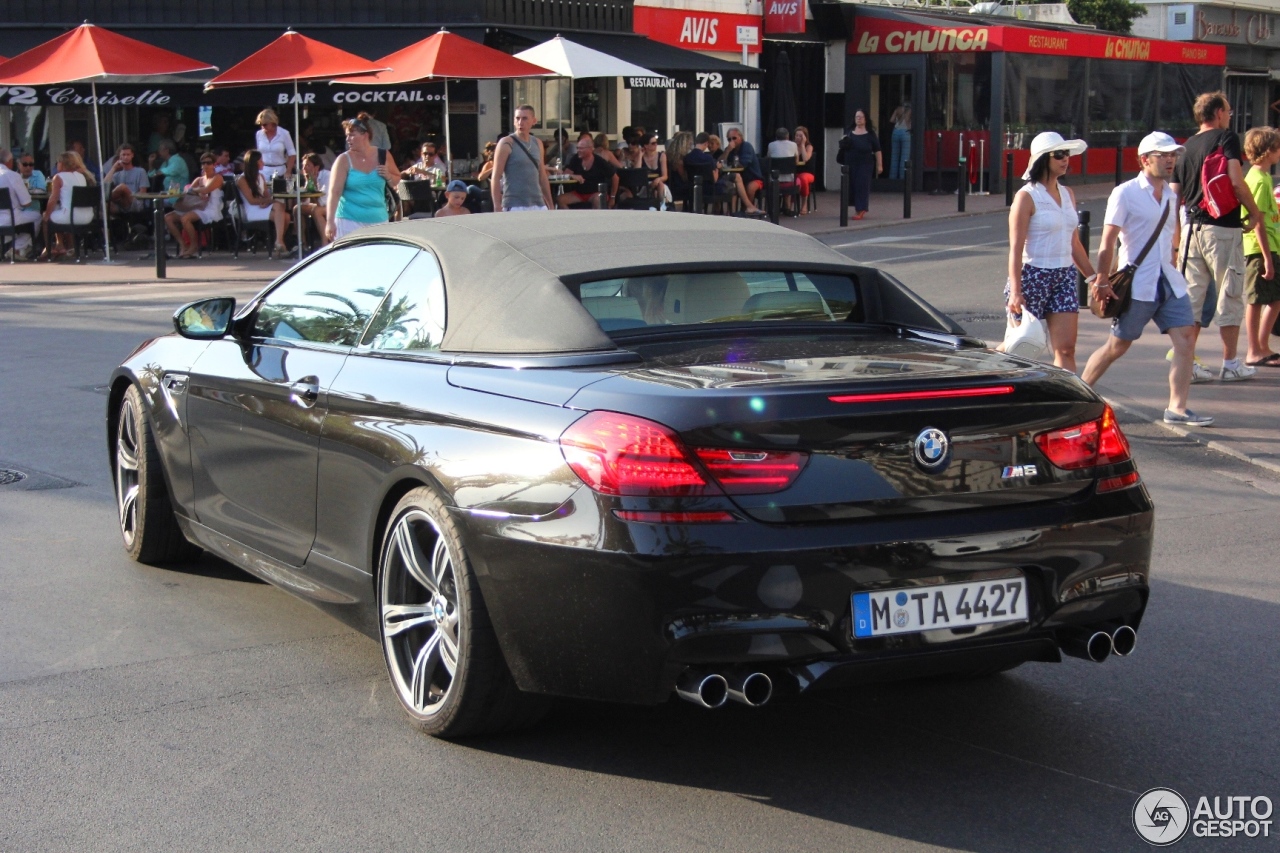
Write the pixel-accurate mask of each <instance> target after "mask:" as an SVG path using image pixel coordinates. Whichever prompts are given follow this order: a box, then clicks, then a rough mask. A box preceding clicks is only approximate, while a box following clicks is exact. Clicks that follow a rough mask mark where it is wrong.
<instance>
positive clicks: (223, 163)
mask: <svg viewBox="0 0 1280 853" xmlns="http://www.w3.org/2000/svg"><path fill="white" fill-rule="evenodd" d="M209 153H210V154H212V155H213V171H214V172H215V173H216V174H219V175H221V176H222V179H223V180H226V179H227V178H234V177H235V176H236V167H235V164H234V163H232V162H231V152H230V151H228V150H227V149H226V148H225V147H224V146H222V145H215V146H213V148H211V149H209Z"/></svg>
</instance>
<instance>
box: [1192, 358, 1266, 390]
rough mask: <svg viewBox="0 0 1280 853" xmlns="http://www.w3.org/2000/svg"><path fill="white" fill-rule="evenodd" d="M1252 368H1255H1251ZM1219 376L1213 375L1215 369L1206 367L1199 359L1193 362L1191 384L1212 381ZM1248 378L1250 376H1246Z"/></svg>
mask: <svg viewBox="0 0 1280 853" xmlns="http://www.w3.org/2000/svg"><path fill="white" fill-rule="evenodd" d="M1249 369H1250V370H1252V369H1253V368H1249ZM1217 378H1218V377H1216V376H1214V375H1213V371H1212V370H1210V369H1209V368H1207V367H1205V366H1204V365H1203V364H1201V363H1200V362H1199V360H1197V361H1194V362H1192V364H1191V384H1192V385H1195V384H1197V383H1200V382H1212V381H1213V380H1215V379H1217ZM1245 378H1248V377H1245Z"/></svg>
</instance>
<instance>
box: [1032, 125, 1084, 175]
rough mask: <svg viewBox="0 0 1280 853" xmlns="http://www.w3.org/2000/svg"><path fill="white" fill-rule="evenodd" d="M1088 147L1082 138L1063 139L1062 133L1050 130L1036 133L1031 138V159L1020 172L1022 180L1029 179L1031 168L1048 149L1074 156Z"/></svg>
mask: <svg viewBox="0 0 1280 853" xmlns="http://www.w3.org/2000/svg"><path fill="white" fill-rule="evenodd" d="M1088 147H1089V144H1088V143H1087V142H1085V141H1084V140H1083V139H1063V138H1062V134H1060V133H1055V132H1054V131H1052V130H1046V131H1045V132H1044V133H1037V134H1036V138H1035V139H1033V140H1031V160H1030V161H1029V162H1028V163H1027V171H1025V172H1023V173H1022V180H1024V181H1029V180H1031V168H1032V167H1033V166H1035V164H1036V161H1037V160H1039V159H1040V158H1041V157H1043V156H1044V155H1046V154H1048V153H1049V152H1050V151H1066V152H1067V153H1068V154H1071V155H1072V156H1075V155H1076V154H1083V153H1084V151H1085V149H1086V148H1088Z"/></svg>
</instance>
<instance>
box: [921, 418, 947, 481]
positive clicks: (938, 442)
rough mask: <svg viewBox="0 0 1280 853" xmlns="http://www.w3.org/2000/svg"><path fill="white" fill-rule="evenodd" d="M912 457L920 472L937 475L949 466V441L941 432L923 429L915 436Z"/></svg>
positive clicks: (930, 428) (934, 428)
mask: <svg viewBox="0 0 1280 853" xmlns="http://www.w3.org/2000/svg"><path fill="white" fill-rule="evenodd" d="M913 455H914V457H915V460H916V465H918V466H919V467H920V470H921V471H924V472H925V473H927V474H937V473H939V472H941V471H944V470H946V468H947V466H948V465H950V464H951V441H950V439H948V438H947V434H946V433H945V432H943V431H942V430H940V429H937V428H936V427H925V428H924V429H922V430H921V431H920V434H919V435H917V436H916V441H915V445H914V453H913Z"/></svg>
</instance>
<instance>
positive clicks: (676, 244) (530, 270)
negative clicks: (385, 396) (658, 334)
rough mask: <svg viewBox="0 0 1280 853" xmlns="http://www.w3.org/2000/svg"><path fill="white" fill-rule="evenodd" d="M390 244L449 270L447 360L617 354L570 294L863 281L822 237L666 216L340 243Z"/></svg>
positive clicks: (493, 222)
mask: <svg viewBox="0 0 1280 853" xmlns="http://www.w3.org/2000/svg"><path fill="white" fill-rule="evenodd" d="M387 239H394V240H398V241H405V242H411V243H414V244H415V245H418V246H421V247H423V248H426V249H430V250H431V251H432V252H433V253H434V254H435V255H436V257H437V258H439V260H440V266H441V268H442V270H443V271H444V282H445V293H446V299H447V310H448V322H447V328H446V329H445V334H444V340H443V342H442V344H441V349H442V350H443V351H446V352H467V353H494V354H542V353H547V354H550V353H570V352H590V351H603V350H614V349H617V345H616V344H615V343H614V342H613V341H612V340H610V338H609V337H608V335H606V334H605V333H604V332H603V331H601V329H600V326H599V324H597V323H596V321H595V319H594V318H592V316H591V315H590V314H589V313H587V311H586V309H585V308H583V307H582V304H581V303H580V302H579V301H578V299H577V298H576V297H575V296H574V294H573V292H572V291H571V290H570V288H571V287H573V286H575V285H577V284H580V283H582V282H585V281H599V280H601V279H607V278H618V277H621V276H628V275H654V274H658V273H665V272H674V271H682V272H692V271H698V270H744V271H745V270H796V271H800V270H807V271H812V272H820V271H826V272H843V273H854V272H856V270H857V269H858V267H857V265H855V264H854V263H853V261H851V260H849V259H848V258H846V257H845V256H843V255H841V254H840V253H838V252H836V251H834V250H833V249H830V248H828V247H827V246H825V245H823V244H822V243H820V242H818V241H817V240H815V239H813V238H812V237H809V236H806V235H804V234H798V233H796V232H794V231H788V230H787V229H785V228H781V227H779V226H777V225H771V224H769V223H767V222H756V221H752V220H749V219H741V218H737V217H723V216H689V215H679V214H674V213H658V212H656V211H587V210H584V211H556V212H549V211H546V212H536V213H532V212H531V213H501V214H493V213H486V214H473V215H471V216H451V217H448V218H445V219H421V220H411V221H406V222H395V223H390V224H387V225H379V226H375V227H371V228H361V229H360V230H359V231H356V232H355V233H353V234H350V235H348V236H346V237H344V238H342V239H341V240H339V241H337V242H338V244H339V245H348V244H351V243H356V242H366V241H370V240H387Z"/></svg>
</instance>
